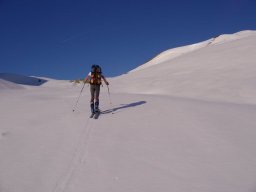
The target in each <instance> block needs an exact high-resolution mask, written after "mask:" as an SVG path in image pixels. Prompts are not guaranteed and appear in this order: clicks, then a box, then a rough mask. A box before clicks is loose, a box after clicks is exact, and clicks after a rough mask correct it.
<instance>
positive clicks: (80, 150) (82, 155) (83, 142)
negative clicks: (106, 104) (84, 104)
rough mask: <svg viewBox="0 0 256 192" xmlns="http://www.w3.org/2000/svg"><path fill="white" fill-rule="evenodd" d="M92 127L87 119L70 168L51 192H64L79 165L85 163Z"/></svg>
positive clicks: (91, 123) (91, 120) (91, 122)
mask: <svg viewBox="0 0 256 192" xmlns="http://www.w3.org/2000/svg"><path fill="white" fill-rule="evenodd" d="M93 125H94V123H93V119H90V118H89V117H88V118H87V120H86V123H85V126H84V129H83V132H82V133H81V136H80V138H79V142H78V145H77V148H76V149H75V153H74V155H73V158H72V161H71V163H70V166H69V167H68V169H67V171H66V174H65V175H64V176H63V177H62V178H61V179H60V180H59V181H58V182H57V184H56V186H55V188H54V190H53V191H52V192H65V190H66V189H67V187H68V186H69V184H70V182H71V181H72V178H73V177H74V176H75V172H76V170H77V169H78V168H79V167H80V165H81V164H85V163H86V157H87V146H88V143H89V138H90V134H91V130H92V129H93Z"/></svg>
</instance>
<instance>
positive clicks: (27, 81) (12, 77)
mask: <svg viewBox="0 0 256 192" xmlns="http://www.w3.org/2000/svg"><path fill="white" fill-rule="evenodd" d="M0 79H2V80H5V81H9V82H11V83H16V84H21V85H30V86H40V85H42V84H44V83H46V82H47V80H45V79H41V78H37V77H28V76H24V75H18V74H10V73H0Z"/></svg>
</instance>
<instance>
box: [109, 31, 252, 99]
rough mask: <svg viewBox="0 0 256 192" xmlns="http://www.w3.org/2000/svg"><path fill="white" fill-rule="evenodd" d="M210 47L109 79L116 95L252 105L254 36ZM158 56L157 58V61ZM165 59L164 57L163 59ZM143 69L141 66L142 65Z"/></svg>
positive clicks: (213, 44)
mask: <svg viewBox="0 0 256 192" xmlns="http://www.w3.org/2000/svg"><path fill="white" fill-rule="evenodd" d="M240 34H244V35H243V36H241V35H240V36H239V38H234V37H236V36H237V34H236V35H235V36H230V37H229V40H225V41H224V40H223V39H226V38H223V37H219V38H222V41H220V40H219V39H218V40H217V39H215V41H214V42H215V43H214V42H213V43H212V44H211V45H208V46H205V47H203V48H200V49H197V50H193V51H192V52H188V53H186V54H183V55H182V56H179V57H176V58H173V57H170V59H169V60H167V59H166V58H164V62H160V63H157V64H155V65H151V66H147V64H145V66H147V67H144V69H140V70H135V71H132V72H131V73H128V74H126V75H122V76H120V77H117V78H114V79H113V84H114V89H115V90H118V91H120V92H132V93H143V94H164V95H174V96H179V97H190V98H197V99H203V100H219V101H229V102H239V103H256V91H255V90H256V87H255V86H256V75H255V74H256V73H255V72H256V64H255V60H256V55H255V51H254V50H256V33H255V32H244V33H242V32H240ZM160 56H161V54H160V55H159V57H158V58H157V59H160ZM164 57H165V56H164ZM153 60H154V59H153ZM142 66H143V65H142Z"/></svg>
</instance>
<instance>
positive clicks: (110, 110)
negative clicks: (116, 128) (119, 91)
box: [101, 101, 146, 114]
mask: <svg viewBox="0 0 256 192" xmlns="http://www.w3.org/2000/svg"><path fill="white" fill-rule="evenodd" d="M145 103H146V101H138V102H134V103H130V104H121V106H120V107H115V108H113V109H108V110H104V111H101V113H102V114H107V113H112V112H115V111H118V110H120V109H125V108H130V107H136V106H138V105H142V104H145Z"/></svg>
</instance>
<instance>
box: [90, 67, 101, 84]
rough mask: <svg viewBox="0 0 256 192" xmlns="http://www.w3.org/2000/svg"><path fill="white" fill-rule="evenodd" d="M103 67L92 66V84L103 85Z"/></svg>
mask: <svg viewBox="0 0 256 192" xmlns="http://www.w3.org/2000/svg"><path fill="white" fill-rule="evenodd" d="M101 73H102V72H101V67H100V66H99V65H92V68H91V80H90V84H93V85H101V77H102V75H101Z"/></svg>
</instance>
